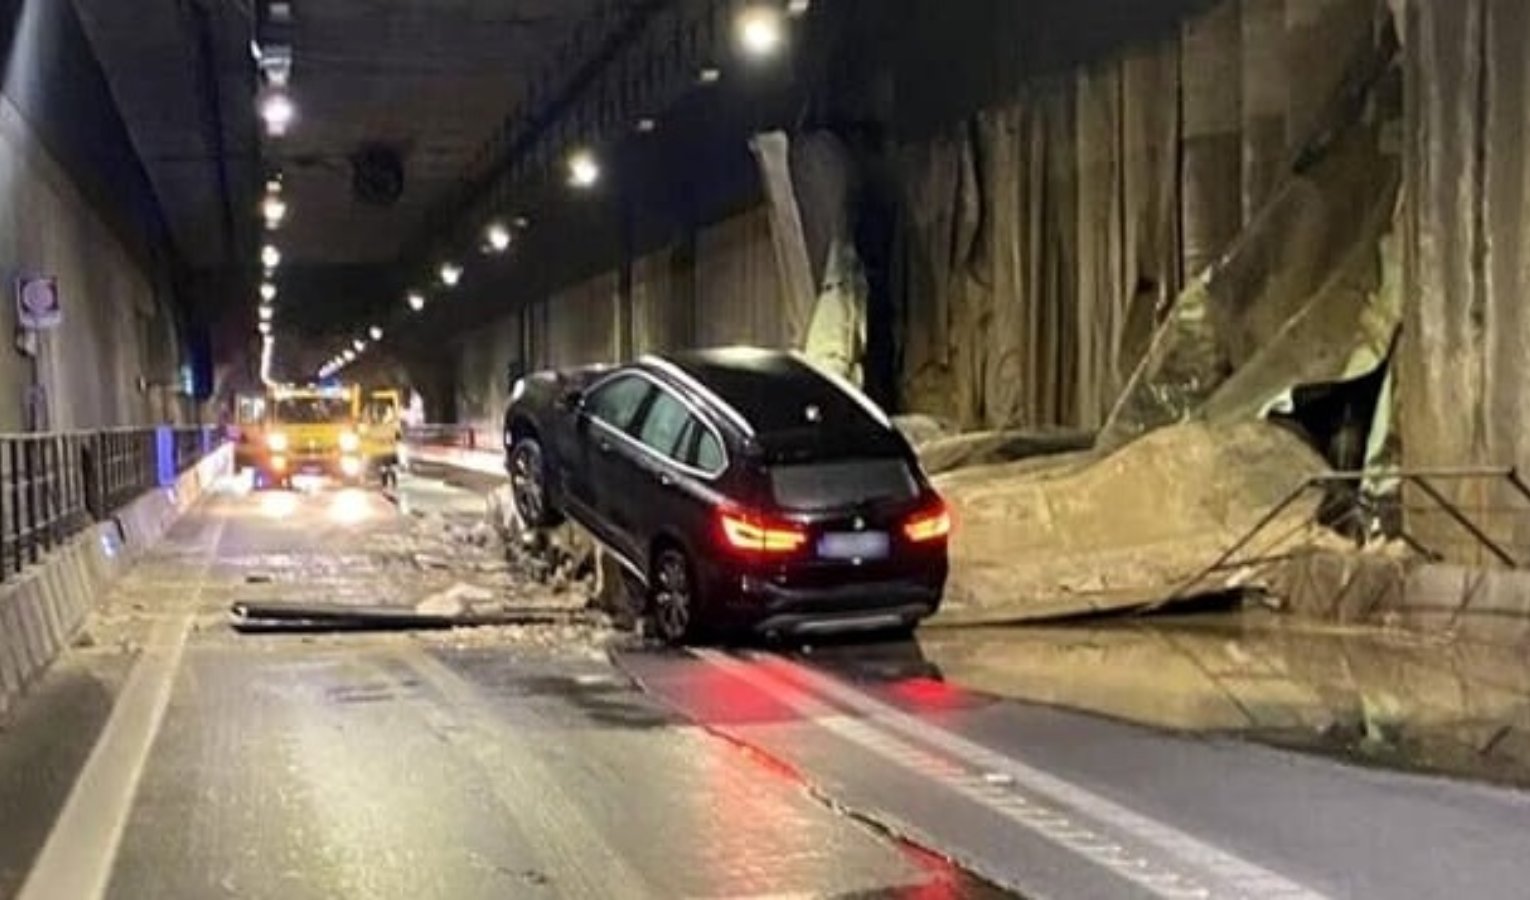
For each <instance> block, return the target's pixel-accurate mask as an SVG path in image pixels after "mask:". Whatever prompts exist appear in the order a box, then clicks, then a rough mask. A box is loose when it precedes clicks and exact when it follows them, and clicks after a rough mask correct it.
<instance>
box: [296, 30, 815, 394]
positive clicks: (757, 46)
mask: <svg viewBox="0 0 1530 900" xmlns="http://www.w3.org/2000/svg"><path fill="white" fill-rule="evenodd" d="M810 6H811V0H785V2H784V3H783V2H782V0H751V2H749V3H747V4H746V5H745V6H744V7H743V8H742V9H741V10H740V11H739V13H738V15H737V17H736V18H735V20H734V39H735V41H736V43H737V44H738V47H739V49H740V51H742V53H743V54H744V55H745V56H747V57H749V58H751V59H755V60H764V59H768V58H770V57H773V56H775V55H776V54H777V53H778V52H780V50H781V48H782V47H783V46H784V44H785V43H786V20H787V19H788V18H798V17H800V16H802V15H804V14H805V13H807V11H808V9H809V8H810ZM721 80H722V71H721V70H720V69H718V68H717V67H715V66H708V67H706V68H703V69H702V70H701V71H700V72H698V73H697V81H698V82H699V83H700V84H702V85H711V84H716V83H717V82H719V81H721ZM281 111H282V110H278V112H281ZM287 112H288V113H289V115H288V116H287V118H288V120H289V121H290V112H291V109H290V105H289V106H288V107H287ZM267 125H268V130H269V126H270V119H269V118H268V119H267ZM634 127H635V128H636V130H637V131H638V132H639V133H642V134H648V133H651V132H653V131H655V130H657V128H658V121H657V120H656V119H655V118H653V117H652V116H644V117H642V118H640V119H638V120H637V121H636V123H634ZM565 165H566V180H567V183H568V185H569V186H570V187H571V188H574V189H575V190H580V191H587V190H590V189H592V188H594V187H595V186H596V185H597V184H599V183H600V178H601V165H600V157H599V156H598V155H597V154H596V152H595V150H594V149H593V148H591V147H588V146H581V147H576V148H574V149H573V150H572V151H570V152H569V154H568V157H567V159H566V160H565ZM529 226H530V222H529V221H528V220H527V219H525V218H524V217H517V218H516V219H515V220H513V221H512V222H508V223H507V222H505V221H501V220H497V219H496V220H494V221H491V222H490V223H488V224H487V225H486V226H484V231H483V241H482V245H481V247H480V249H481V250H482V251H483V252H484V253H485V254H488V255H498V254H502V253H504V252H505V251H507V250H509V249H510V245H511V244H512V243H513V242H514V235H515V232H516V231H521V230H525V229H526V228H528V227H529ZM435 274H436V278H437V279H438V280H439V282H440V286H441V287H442V288H444V289H447V290H450V289H452V288H455V287H456V286H457V285H458V284H460V283H461V281H462V276H463V274H464V270H463V267H462V265H460V264H459V263H457V262H455V261H453V260H447V261H444V262H442V263H441V265H440V266H439V267H438V268H437V270H436V273H435ZM405 302H406V304H407V305H408V307H409V310H410V311H411V312H415V313H418V312H422V311H423V310H424V309H425V307H426V305H427V304H428V302H429V297H428V296H427V294H426V293H425V291H424V290H421V289H412V290H410V291H409V292H408V293H407V294H406V295H405ZM369 334H370V337H371V339H372V341H373V342H376V341H377V340H380V339H381V338H382V329H381V328H380V327H378V326H376V325H373V326H372V327H371V328H370V329H369ZM367 346H368V345H367V342H366V341H365V340H363V339H360V338H357V339H355V340H353V341H352V342H351V344H350V345H349V346H347V347H345V348H344V349H342V350H341V351H340V352H339V353H337V354H335V355H334V356H333V357H331V358H330V359H329V360H328V361H327V362H326V363H325V364H324V365H323V366H321V367H320V368H319V371H318V375H319V378H321V379H327V378H331V377H333V376H335V375H336V374H338V373H339V372H341V371H342V370H344V369H345V367H346V366H348V365H350V364H351V363H353V362H355V361H356V359H357V358H359V356H360V354H361V353H362V352H364V351H365V349H366V347H367Z"/></svg>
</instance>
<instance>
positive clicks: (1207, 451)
mask: <svg viewBox="0 0 1530 900" xmlns="http://www.w3.org/2000/svg"><path fill="white" fill-rule="evenodd" d="M1028 462H1029V463H1034V464H1030V465H1028V464H1018V466H1019V467H1018V468H1014V467H1005V466H998V467H992V468H988V469H975V470H968V471H965V472H960V473H956V475H954V476H949V477H946V478H938V479H937V480H936V484H937V486H938V487H939V488H940V489H941V490H942V492H943V493H944V494H945V495H946V497H947V499H948V500H949V501H950V502H951V505H952V508H953V510H954V511H955V516H956V521H957V532H956V537H955V539H954V541H953V543H952V548H951V557H952V559H951V562H952V576H951V581H950V585H949V588H948V591H947V602H946V606H945V608H944V610H943V611H942V613H941V620H942V621H945V622H948V623H955V622H962V623H978V622H986V623H998V622H1024V621H1039V620H1045V619H1055V618H1062V617H1071V616H1079V615H1088V614H1093V613H1100V612H1106V611H1113V610H1129V609H1134V608H1140V607H1144V606H1149V605H1155V604H1157V603H1159V602H1161V601H1162V600H1163V599H1164V598H1165V597H1169V596H1173V595H1175V594H1178V595H1180V596H1183V597H1187V598H1188V597H1193V596H1201V595H1205V594H1206V593H1211V592H1223V591H1227V590H1232V589H1238V590H1249V589H1255V588H1257V587H1259V585H1260V584H1261V583H1262V580H1261V577H1260V575H1259V574H1258V573H1257V572H1252V571H1249V570H1246V569H1240V570H1236V571H1231V572H1216V573H1211V574H1209V575H1207V576H1206V577H1205V578H1203V579H1202V580H1201V581H1200V582H1199V583H1196V584H1186V583H1185V580H1186V579H1188V578H1193V577H1195V576H1196V575H1197V573H1200V572H1202V571H1204V569H1205V567H1206V565H1207V564H1208V563H1209V562H1210V561H1211V560H1214V559H1216V558H1217V557H1218V555H1219V554H1220V553H1222V552H1223V551H1224V550H1225V549H1226V548H1227V547H1228V546H1230V545H1231V544H1233V543H1234V542H1235V541H1237V540H1238V539H1239V538H1240V537H1242V536H1243V535H1244V534H1245V533H1247V532H1248V530H1249V529H1250V528H1251V527H1252V526H1253V525H1254V524H1255V523H1256V522H1257V521H1258V520H1259V519H1260V517H1261V516H1263V515H1264V514H1266V513H1267V512H1268V511H1269V510H1270V509H1271V508H1273V507H1275V506H1276V505H1277V504H1279V503H1280V502H1281V501H1282V500H1283V499H1285V497H1286V495H1287V494H1288V493H1289V492H1290V491H1291V489H1292V488H1293V487H1294V486H1295V485H1297V484H1299V483H1301V482H1302V481H1303V480H1305V479H1306V478H1308V477H1309V476H1311V475H1314V474H1317V473H1318V472H1321V471H1323V470H1324V469H1325V466H1324V464H1323V461H1322V459H1321V458H1320V457H1319V456H1318V455H1317V454H1316V453H1314V452H1313V451H1312V450H1311V449H1310V448H1309V447H1308V446H1307V445H1306V444H1305V443H1304V442H1303V441H1302V440H1301V439H1300V438H1299V437H1297V436H1296V435H1294V434H1292V433H1290V432H1288V431H1286V430H1284V429H1282V428H1280V427H1278V426H1274V425H1269V424H1266V423H1263V422H1246V423H1239V424H1232V425H1205V424H1185V425H1178V426H1173V427H1169V428H1164V429H1160V430H1159V431H1156V432H1153V433H1151V434H1149V435H1147V436H1146V437H1144V438H1142V439H1140V440H1138V441H1135V442H1133V443H1131V444H1128V445H1127V446H1125V447H1124V448H1122V449H1120V450H1119V451H1117V452H1115V453H1113V454H1110V455H1108V456H1090V457H1083V458H1080V457H1077V456H1066V457H1063V458H1061V459H1058V460H1056V461H1055V463H1054V465H1052V466H1050V467H1049V466H1048V465H1046V461H1044V460H1040V461H1028ZM1317 503H1318V498H1316V497H1312V498H1304V499H1303V500H1302V501H1300V502H1298V503H1295V504H1293V505H1292V506H1291V507H1290V508H1289V509H1288V510H1287V511H1286V513H1284V514H1283V515H1282V516H1281V517H1280V518H1279V519H1278V520H1277V521H1276V522H1275V523H1273V524H1272V526H1271V528H1270V529H1269V535H1270V537H1269V539H1268V540H1266V541H1264V542H1262V543H1261V545H1260V547H1259V548H1257V549H1258V550H1259V551H1260V552H1261V553H1266V554H1267V553H1270V552H1273V551H1274V550H1276V549H1278V548H1289V547H1292V546H1300V545H1302V544H1304V543H1319V544H1320V543H1322V542H1324V541H1325V540H1327V538H1326V536H1325V533H1324V532H1322V530H1321V529H1320V528H1319V527H1318V526H1316V525H1314V524H1312V523H1313V517H1314V513H1315V512H1316V506H1317ZM1256 555H1257V554H1256Z"/></svg>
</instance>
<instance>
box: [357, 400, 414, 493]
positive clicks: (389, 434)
mask: <svg viewBox="0 0 1530 900" xmlns="http://www.w3.org/2000/svg"><path fill="white" fill-rule="evenodd" d="M403 429H404V402H403V393H402V392H401V391H398V390H396V389H393V388H380V389H375V390H371V391H368V392H367V393H366V397H365V399H364V400H363V401H362V406H361V427H360V433H361V457H362V460H363V462H364V464H365V468H366V471H367V472H368V473H369V474H373V475H376V476H378V477H379V478H381V479H382V482H383V484H388V483H390V482H392V481H393V478H394V474H395V471H396V470H397V468H398V445H399V441H401V440H402V439H403V437H404V430H403Z"/></svg>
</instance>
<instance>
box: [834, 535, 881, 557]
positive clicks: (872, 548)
mask: <svg viewBox="0 0 1530 900" xmlns="http://www.w3.org/2000/svg"><path fill="white" fill-rule="evenodd" d="M888 548H889V543H888V540H887V532H885V531H855V532H846V533H843V534H826V535H824V536H823V537H821V538H819V540H818V555H819V556H821V557H823V558H824V559H885V558H886V557H887V553H888Z"/></svg>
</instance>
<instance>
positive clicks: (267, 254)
mask: <svg viewBox="0 0 1530 900" xmlns="http://www.w3.org/2000/svg"><path fill="white" fill-rule="evenodd" d="M260 264H261V265H263V266H265V267H266V268H267V269H268V270H269V269H274V268H276V267H277V266H279V265H281V264H282V251H280V250H278V249H276V245H275V244H267V245H265V246H264V247H262V248H260Z"/></svg>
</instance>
